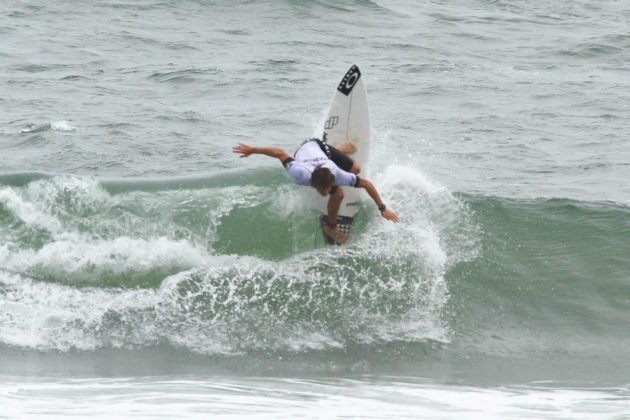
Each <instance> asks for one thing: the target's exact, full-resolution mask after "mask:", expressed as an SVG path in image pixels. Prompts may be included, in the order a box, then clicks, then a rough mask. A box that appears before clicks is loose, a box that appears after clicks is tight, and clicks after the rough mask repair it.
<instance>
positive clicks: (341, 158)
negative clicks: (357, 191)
mask: <svg viewBox="0 0 630 420" xmlns="http://www.w3.org/2000/svg"><path fill="white" fill-rule="evenodd" d="M346 144H349V143H346ZM329 148H330V160H332V161H333V162H334V163H335V165H337V166H339V167H340V168H341V169H343V170H344V171H346V172H352V173H354V174H358V173H359V172H361V166H359V164H358V163H356V162H355V161H354V160H352V159H351V158H349V157H348V156H347V155H345V154H343V153H342V152H341V151H340V150H339V149H336V148H334V147H333V146H330V145H329Z"/></svg>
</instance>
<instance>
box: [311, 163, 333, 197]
mask: <svg viewBox="0 0 630 420" xmlns="http://www.w3.org/2000/svg"><path fill="white" fill-rule="evenodd" d="M334 182H335V177H334V176H333V174H332V172H330V169H328V168H324V167H321V166H318V167H317V168H315V170H314V171H313V174H312V175H311V186H312V187H313V188H315V189H316V190H317V192H318V193H320V194H321V195H323V196H326V195H328V194H329V193H330V189H331V188H332V186H333V183H334Z"/></svg>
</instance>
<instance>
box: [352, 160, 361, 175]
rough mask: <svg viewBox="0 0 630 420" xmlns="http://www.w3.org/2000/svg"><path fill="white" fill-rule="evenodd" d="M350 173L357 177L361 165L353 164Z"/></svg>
mask: <svg viewBox="0 0 630 420" xmlns="http://www.w3.org/2000/svg"><path fill="white" fill-rule="evenodd" d="M350 172H352V173H353V174H355V175H358V174H359V173H360V172H361V165H359V164H358V163H356V162H353V163H352V168H350Z"/></svg>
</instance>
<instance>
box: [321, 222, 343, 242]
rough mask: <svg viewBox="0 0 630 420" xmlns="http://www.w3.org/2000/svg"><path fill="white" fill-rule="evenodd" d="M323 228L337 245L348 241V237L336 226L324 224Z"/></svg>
mask: <svg viewBox="0 0 630 420" xmlns="http://www.w3.org/2000/svg"><path fill="white" fill-rule="evenodd" d="M323 229H324V233H326V235H328V236H330V237H331V238H333V239H334V240H335V242H337V245H343V244H345V243H346V242H347V241H348V237H347V236H346V235H344V234H343V233H341V231H340V230H339V228H337V226H334V227H333V226H330V225H324V226H323Z"/></svg>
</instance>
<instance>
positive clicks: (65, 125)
mask: <svg viewBox="0 0 630 420" xmlns="http://www.w3.org/2000/svg"><path fill="white" fill-rule="evenodd" d="M50 128H52V129H53V130H55V131H74V130H76V127H74V126H72V125H71V124H70V123H69V122H68V121H65V120H61V121H51V122H50Z"/></svg>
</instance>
